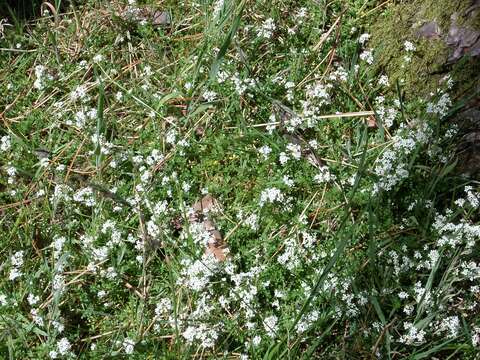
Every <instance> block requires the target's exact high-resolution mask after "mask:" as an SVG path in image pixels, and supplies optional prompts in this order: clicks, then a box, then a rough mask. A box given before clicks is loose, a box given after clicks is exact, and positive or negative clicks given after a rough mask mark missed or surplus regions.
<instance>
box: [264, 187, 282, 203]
mask: <svg viewBox="0 0 480 360" xmlns="http://www.w3.org/2000/svg"><path fill="white" fill-rule="evenodd" d="M284 200H285V195H283V193H282V191H281V190H279V189H277V188H267V189H265V190H263V191H262V193H261V194H260V201H259V204H260V207H262V206H264V205H265V204H272V203H274V202H277V203H282V202H283V201H284Z"/></svg>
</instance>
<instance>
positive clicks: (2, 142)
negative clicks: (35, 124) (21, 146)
mask: <svg viewBox="0 0 480 360" xmlns="http://www.w3.org/2000/svg"><path fill="white" fill-rule="evenodd" d="M10 147H11V141H10V136H8V135H4V136H2V137H1V138H0V151H8V150H10Z"/></svg>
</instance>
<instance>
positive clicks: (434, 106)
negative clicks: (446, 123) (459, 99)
mask: <svg viewBox="0 0 480 360" xmlns="http://www.w3.org/2000/svg"><path fill="white" fill-rule="evenodd" d="M451 106H452V100H451V99H450V95H449V94H448V93H444V94H443V95H442V96H441V97H440V99H439V100H438V101H437V102H436V103H428V104H427V113H430V114H436V115H438V116H440V117H443V116H445V115H447V113H448V110H449V109H450V107H451Z"/></svg>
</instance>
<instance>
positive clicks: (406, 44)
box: [403, 40, 416, 51]
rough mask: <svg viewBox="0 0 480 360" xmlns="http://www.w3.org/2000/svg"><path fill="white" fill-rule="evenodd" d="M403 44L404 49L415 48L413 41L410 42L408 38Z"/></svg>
mask: <svg viewBox="0 0 480 360" xmlns="http://www.w3.org/2000/svg"><path fill="white" fill-rule="evenodd" d="M403 46H404V47H405V50H406V51H415V49H416V48H415V45H413V43H411V42H410V41H408V40H407V41H405V42H404V43H403Z"/></svg>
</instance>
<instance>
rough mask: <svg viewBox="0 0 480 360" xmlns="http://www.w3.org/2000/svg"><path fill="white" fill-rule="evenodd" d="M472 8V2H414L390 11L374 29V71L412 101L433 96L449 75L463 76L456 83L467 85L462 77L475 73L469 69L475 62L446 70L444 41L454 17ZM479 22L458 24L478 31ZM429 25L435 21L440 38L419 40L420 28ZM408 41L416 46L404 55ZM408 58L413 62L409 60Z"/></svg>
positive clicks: (427, 0)
mask: <svg viewBox="0 0 480 360" xmlns="http://www.w3.org/2000/svg"><path fill="white" fill-rule="evenodd" d="M470 5H471V1H470V0H463V1H451V0H426V1H425V0H414V1H410V2H406V3H401V4H396V5H392V6H390V7H388V8H387V9H386V11H385V12H384V13H383V15H382V16H381V17H380V18H379V20H378V22H377V23H376V24H375V25H374V26H373V27H372V29H371V35H372V39H371V45H372V46H373V47H374V49H375V54H376V59H377V62H376V67H375V71H376V72H378V73H385V74H387V75H388V76H389V78H390V80H391V81H392V82H393V83H395V82H396V81H399V82H400V83H401V84H402V85H403V87H404V89H405V90H406V92H407V96H409V97H418V96H425V95H428V94H429V93H431V92H434V91H435V89H436V88H437V87H438V84H439V82H440V81H441V79H442V78H443V77H444V76H445V75H446V74H447V73H452V74H454V75H455V74H457V75H460V78H454V80H456V81H458V82H460V83H462V84H464V82H463V81H464V80H466V79H461V78H462V77H463V76H462V74H466V73H472V71H471V69H470V67H471V66H472V63H473V62H469V61H461V62H459V63H457V64H455V65H453V67H452V68H451V69H447V68H445V63H446V61H447V57H448V54H449V51H450V50H449V48H448V47H447V45H446V44H445V41H444V39H445V37H446V34H447V33H448V31H449V28H450V24H451V21H452V20H451V17H452V15H453V14H455V13H458V14H464V13H465V11H466V10H467V9H468V8H469V6H470ZM477 18H478V16H475V17H472V18H469V19H467V18H465V17H461V16H460V17H459V19H458V24H461V25H462V26H470V27H474V28H475V27H478V22H476V21H475V20H476V19H477ZM430 21H435V22H436V23H437V24H438V26H439V27H440V31H441V38H439V39H426V38H421V37H419V36H418V34H417V31H418V29H419V27H421V26H422V25H423V24H425V23H427V22H430ZM407 40H408V41H411V42H413V43H414V44H415V46H416V50H415V51H414V52H410V53H407V51H405V48H404V43H405V41H407ZM406 56H408V57H410V58H411V60H410V61H408V60H406ZM462 86H463V85H462ZM459 91H462V89H459Z"/></svg>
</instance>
